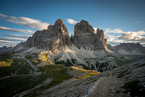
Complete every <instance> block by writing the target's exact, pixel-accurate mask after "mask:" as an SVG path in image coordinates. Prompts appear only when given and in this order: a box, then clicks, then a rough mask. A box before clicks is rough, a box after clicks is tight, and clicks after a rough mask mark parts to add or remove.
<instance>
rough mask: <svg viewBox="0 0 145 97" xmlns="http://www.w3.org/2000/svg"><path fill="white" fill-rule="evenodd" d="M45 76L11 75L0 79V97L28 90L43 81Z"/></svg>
mask: <svg viewBox="0 0 145 97" xmlns="http://www.w3.org/2000/svg"><path fill="white" fill-rule="evenodd" d="M46 78H47V77H45V76H44V75H39V76H23V77H12V78H7V79H3V80H0V94H1V97H12V96H14V95H16V94H17V93H20V92H22V91H25V90H28V89H31V88H33V87H34V86H36V85H37V84H39V83H41V82H42V81H44V80H45V79H46Z"/></svg>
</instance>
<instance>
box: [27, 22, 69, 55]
mask: <svg viewBox="0 0 145 97" xmlns="http://www.w3.org/2000/svg"><path fill="white" fill-rule="evenodd" d="M65 45H68V46H70V45H71V40H70V38H69V34H68V30H67V28H66V26H65V25H64V24H63V21H62V20H61V19H58V20H57V21H56V22H55V25H50V26H48V29H47V30H42V31H36V32H35V33H34V34H33V36H32V37H29V38H28V40H27V41H26V45H25V46H27V47H37V48H42V49H46V50H50V51H52V52H54V53H56V52H57V51H58V50H61V49H62V48H64V46H65Z"/></svg>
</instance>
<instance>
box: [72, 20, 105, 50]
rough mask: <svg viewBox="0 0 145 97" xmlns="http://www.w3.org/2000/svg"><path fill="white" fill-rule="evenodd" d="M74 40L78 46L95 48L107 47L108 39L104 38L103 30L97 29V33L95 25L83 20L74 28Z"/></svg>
mask: <svg viewBox="0 0 145 97" xmlns="http://www.w3.org/2000/svg"><path fill="white" fill-rule="evenodd" d="M71 40H72V42H73V43H74V45H75V46H77V47H78V48H81V47H83V48H88V47H89V48H92V49H93V50H97V49H104V48H105V47H107V40H106V39H104V32H103V30H100V29H97V34H95V31H94V29H93V27H92V26H91V25H90V24H89V23H88V22H87V21H85V20H81V22H80V23H77V24H76V25H75V28H74V37H72V38H71Z"/></svg>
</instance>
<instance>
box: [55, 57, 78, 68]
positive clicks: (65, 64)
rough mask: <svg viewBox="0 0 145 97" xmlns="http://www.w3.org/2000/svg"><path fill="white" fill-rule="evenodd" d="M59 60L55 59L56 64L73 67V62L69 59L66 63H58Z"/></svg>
mask: <svg viewBox="0 0 145 97" xmlns="http://www.w3.org/2000/svg"><path fill="white" fill-rule="evenodd" d="M58 59H59V58H56V59H54V62H55V64H61V65H64V66H67V67H68V66H73V64H72V62H70V60H69V59H67V61H66V62H65V61H58ZM73 62H75V61H74V60H73Z"/></svg>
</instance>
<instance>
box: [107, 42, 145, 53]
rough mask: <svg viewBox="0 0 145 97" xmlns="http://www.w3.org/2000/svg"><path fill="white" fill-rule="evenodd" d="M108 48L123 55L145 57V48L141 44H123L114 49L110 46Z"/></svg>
mask: <svg viewBox="0 0 145 97" xmlns="http://www.w3.org/2000/svg"><path fill="white" fill-rule="evenodd" d="M107 47H108V49H110V50H112V51H114V52H117V53H118V54H121V55H145V47H143V46H142V45H141V44H139V43H137V44H135V43H121V44H119V45H117V46H114V47H113V46H111V45H109V44H108V45H107Z"/></svg>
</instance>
